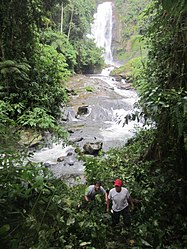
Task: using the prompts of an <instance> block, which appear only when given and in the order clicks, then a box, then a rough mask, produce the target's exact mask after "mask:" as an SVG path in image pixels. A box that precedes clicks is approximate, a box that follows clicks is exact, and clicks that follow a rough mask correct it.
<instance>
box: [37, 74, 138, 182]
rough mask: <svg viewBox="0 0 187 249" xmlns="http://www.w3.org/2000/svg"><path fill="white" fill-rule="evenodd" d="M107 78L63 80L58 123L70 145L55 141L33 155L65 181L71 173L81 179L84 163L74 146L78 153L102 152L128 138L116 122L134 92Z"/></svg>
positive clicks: (119, 119) (89, 77) (85, 77)
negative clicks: (63, 98)
mask: <svg viewBox="0 0 187 249" xmlns="http://www.w3.org/2000/svg"><path fill="white" fill-rule="evenodd" d="M107 80H108V78H107V77H106V78H105V77H104V78H103V76H102V77H100V76H99V75H98V76H96V75H87V76H85V75H74V76H72V77H71V78H70V80H69V81H68V82H67V83H66V88H67V89H68V94H69V102H68V104H67V105H66V106H64V107H63V108H62V110H61V111H62V117H61V121H60V123H61V125H62V126H63V127H64V128H65V129H66V130H67V131H68V132H69V142H70V144H71V146H67V147H63V144H62V145H59V144H56V145H53V148H51V149H48V150H47V149H46V153H45V150H44V151H43V152H41V154H40V153H38V158H36V156H35V159H36V160H37V161H38V160H39V159H42V158H43V160H44V162H45V164H46V165H48V167H50V168H51V170H52V171H53V172H54V174H55V176H56V177H60V178H63V179H65V178H67V179H68V181H70V178H71V177H72V176H73V177H75V176H76V177H77V176H79V177H80V178H81V180H83V179H84V164H83V162H81V161H79V160H78V158H77V154H76V149H75V148H76V147H78V148H79V149H80V151H82V153H85V154H88V155H89V156H97V155H98V154H99V152H100V151H103V152H104V153H105V152H106V151H107V150H108V149H110V148H111V147H119V146H122V145H124V144H125V142H126V141H127V140H128V137H129V136H130V135H129V132H128V130H127V131H126V130H125V128H123V129H122V125H121V128H120V129H121V130H118V123H119V122H123V121H121V120H122V119H123V118H122V116H121V114H120V113H121V112H122V115H124V113H126V112H128V111H129V110H130V109H132V102H134V96H135V92H134V90H132V89H131V86H130V85H129V84H126V83H125V82H117V81H115V80H114V79H113V78H110V82H107ZM90 89H92V90H90ZM127 89H129V90H127ZM118 91H119V92H121V91H123V94H122V95H120V94H119V92H118ZM124 131H125V132H124ZM122 133H123V134H122ZM126 134H127V136H126ZM42 153H43V154H42ZM49 165H50V166H49Z"/></svg>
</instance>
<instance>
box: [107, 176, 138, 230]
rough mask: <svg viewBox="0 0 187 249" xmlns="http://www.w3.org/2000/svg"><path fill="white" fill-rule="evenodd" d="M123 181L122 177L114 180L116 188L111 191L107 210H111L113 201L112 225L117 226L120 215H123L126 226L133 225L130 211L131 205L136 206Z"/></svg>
mask: <svg viewBox="0 0 187 249" xmlns="http://www.w3.org/2000/svg"><path fill="white" fill-rule="evenodd" d="M122 185H123V182H122V181H121V180H120V179H116V180H115V182H114V188H112V189H111V190H110V191H109V194H108V202H107V211H109V204H110V201H111V202H112V210H111V212H112V226H113V227H115V226H116V225H117V224H118V223H119V222H120V216H122V217H123V222H124V225H125V226H126V227H130V225H131V215H130V211H129V205H130V206H131V208H132V209H133V208H134V204H133V202H132V199H131V197H130V193H129V191H128V189H127V188H124V187H122Z"/></svg>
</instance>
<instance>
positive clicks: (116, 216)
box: [112, 206, 131, 227]
mask: <svg viewBox="0 0 187 249" xmlns="http://www.w3.org/2000/svg"><path fill="white" fill-rule="evenodd" d="M121 215H122V217H123V222H124V225H125V226H127V227H129V226H130V225H131V215H130V211H129V207H128V206H127V207H126V208H124V209H123V210H121V211H119V212H115V211H113V213H112V225H113V226H115V225H117V224H118V223H119V222H120V216H121Z"/></svg>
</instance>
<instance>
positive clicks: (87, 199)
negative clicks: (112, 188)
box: [84, 187, 90, 202]
mask: <svg viewBox="0 0 187 249" xmlns="http://www.w3.org/2000/svg"><path fill="white" fill-rule="evenodd" d="M89 195H90V188H89V187H88V188H87V189H86V191H85V194H84V199H85V201H86V202H89V198H88V196H89Z"/></svg>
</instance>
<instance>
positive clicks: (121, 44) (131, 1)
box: [112, 0, 150, 63]
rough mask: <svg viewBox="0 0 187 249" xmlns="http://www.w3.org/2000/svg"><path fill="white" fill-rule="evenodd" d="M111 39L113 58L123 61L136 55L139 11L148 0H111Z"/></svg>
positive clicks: (140, 28)
mask: <svg viewBox="0 0 187 249" xmlns="http://www.w3.org/2000/svg"><path fill="white" fill-rule="evenodd" d="M112 2H113V39H112V52H113V57H114V60H116V61H118V62H121V63H124V62H127V61H128V60H130V59H132V58H133V57H136V56H137V54H138V52H137V51H138V50H139V46H140V44H138V42H137V40H138V39H137V38H139V37H140V33H141V31H142V27H141V25H140V24H139V18H140V14H141V12H142V11H143V10H144V9H145V7H146V6H147V4H148V3H149V2H150V0H142V1H139V0H115V1H114V0H113V1H112Z"/></svg>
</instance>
